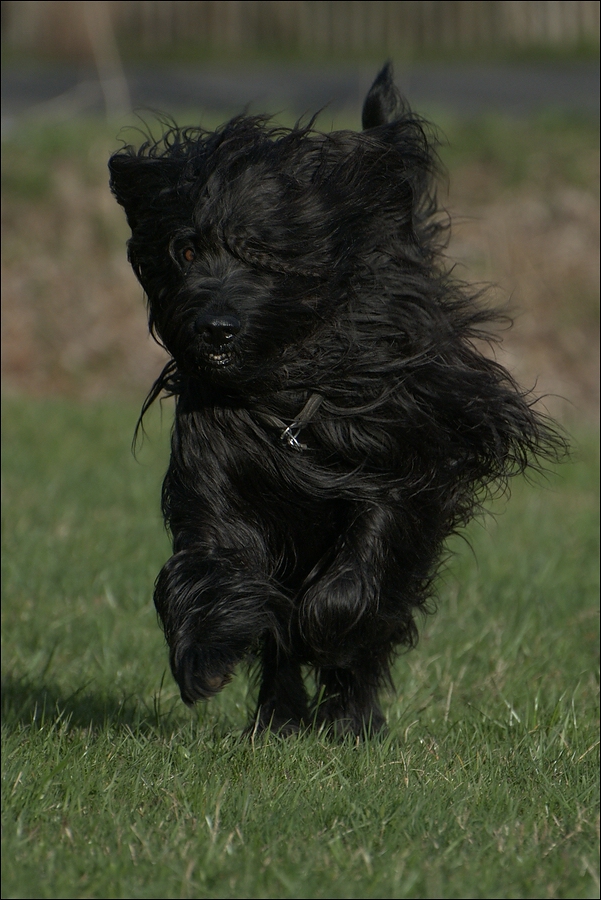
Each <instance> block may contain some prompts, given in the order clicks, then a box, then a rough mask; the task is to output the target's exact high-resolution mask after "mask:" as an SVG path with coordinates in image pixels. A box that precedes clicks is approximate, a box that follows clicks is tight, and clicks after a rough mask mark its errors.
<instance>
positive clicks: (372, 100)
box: [361, 61, 405, 131]
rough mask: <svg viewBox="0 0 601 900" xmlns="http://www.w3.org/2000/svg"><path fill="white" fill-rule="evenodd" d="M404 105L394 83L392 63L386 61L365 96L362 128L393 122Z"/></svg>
mask: <svg viewBox="0 0 601 900" xmlns="http://www.w3.org/2000/svg"><path fill="white" fill-rule="evenodd" d="M404 106H405V104H404V103H403V99H402V97H401V95H400V93H399V91H398V90H397V88H396V87H395V84H394V73H393V70H392V63H391V62H390V61H388V62H387V63H386V64H385V65H384V67H383V68H382V70H381V71H380V73H379V74H378V76H377V78H376V80H375V81H374V83H373V84H372V86H371V87H370V89H369V91H368V94H367V97H366V98H365V103H364V104H363V113H362V116H361V124H362V125H363V130H364V131H366V130H367V129H368V128H377V127H378V126H379V125H386V124H387V123H388V122H393V121H394V120H395V119H397V118H399V117H400V116H401V115H402V113H403V110H404Z"/></svg>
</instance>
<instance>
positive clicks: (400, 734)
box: [2, 399, 599, 898]
mask: <svg viewBox="0 0 601 900" xmlns="http://www.w3.org/2000/svg"><path fill="white" fill-rule="evenodd" d="M135 414H136V413H135V410H134V409H130V408H123V407H121V406H118V405H115V404H111V403H105V404H98V405H88V406H83V405H81V406H78V405H76V404H73V403H68V402H67V401H58V400H57V401H45V402H35V401H31V400H28V401H26V400H14V399H13V400H8V401H6V402H5V404H4V414H3V415H4V436H5V441H4V443H5V446H4V454H3V459H4V520H3V531H4V548H3V555H2V561H3V568H4V572H3V583H4V598H3V608H2V610H3V619H4V627H3V682H4V690H3V705H4V716H3V732H2V733H3V760H4V769H3V795H4V803H3V835H4V850H3V860H4V863H3V891H2V896H3V897H4V898H21V897H22V898H25V897H44V898H45V897H48V898H57V897H72V898H87V897H94V898H112V897H121V898H138V897H140V898H142V897H153V898H154V897H157V898H163V897H164V898H181V897H230V898H231V897H241V898H244V897H316V898H317V897H324V898H326V897H333V898H336V897H349V898H350V897H374V898H385V897H404V898H405V897H406V898H414V897H415V898H430V897H432V898H434V897H441V898H453V897H457V898H471V897H478V898H482V897H487V898H488V897H490V898H496V897H499V898H530V897H532V898H539V897H551V898H555V897H557V898H580V897H582V898H592V897H596V896H598V895H599V880H598V869H597V859H598V856H597V853H598V850H597V834H598V812H597V806H596V803H597V796H598V794H597V790H598V711H597V710H598V707H597V692H598V681H597V674H598V670H597V665H598V663H597V647H598V629H597V619H596V609H597V602H598V577H597V535H598V528H597V512H598V500H597V498H598V475H597V455H598V439H597V436H596V435H591V434H585V435H584V436H583V437H582V440H581V443H580V445H579V446H577V447H576V450H575V456H574V461H573V462H571V463H569V464H567V465H564V466H563V467H562V468H561V470H560V472H559V474H558V475H553V476H551V477H550V479H549V481H548V483H547V484H546V485H545V486H542V487H541V486H528V485H527V484H525V483H520V484H516V485H515V489H514V492H513V497H512V499H511V501H510V502H509V503H508V504H500V505H498V506H497V512H499V515H498V516H497V518H495V519H487V520H486V522H485V527H482V525H481V524H477V523H476V524H475V525H474V526H473V527H472V528H471V529H470V540H471V543H472V546H473V552H472V551H471V550H470V549H469V548H468V547H467V546H466V545H465V544H464V542H462V541H456V542H455V543H454V545H453V549H455V550H456V555H455V557H454V559H453V560H452V562H451V563H450V565H449V567H448V569H447V570H446V572H445V573H444V576H443V578H442V580H441V583H440V590H439V610H438V612H437V614H436V616H434V617H431V618H429V619H428V620H427V621H426V622H425V623H424V625H423V628H422V639H421V642H420V644H419V646H418V648H417V649H416V650H415V651H413V652H412V653H410V654H408V655H406V656H404V657H402V658H401V659H400V660H399V662H398V664H397V667H396V684H397V692H396V693H394V694H392V693H391V694H390V695H389V696H388V697H387V698H386V702H385V706H386V711H387V715H388V719H389V725H390V731H389V734H388V736H387V737H386V738H385V739H384V740H381V741H375V742H372V743H366V744H361V745H359V746H355V745H353V744H352V743H348V744H343V745H336V744H332V743H330V742H328V741H327V740H326V739H324V738H323V737H322V736H320V735H315V734H312V735H308V736H302V737H299V738H294V739H289V740H280V739H278V738H277V737H270V738H269V739H267V740H265V741H261V742H258V743H255V744H253V743H251V742H248V741H244V740H241V739H240V732H241V729H242V728H243V727H244V725H245V722H246V715H247V710H248V707H249V705H250V702H251V700H250V698H249V697H248V681H247V678H246V676H245V674H244V673H243V672H241V673H240V674H239V676H238V677H237V678H236V679H235V681H234V683H233V684H232V685H230V686H229V687H228V688H227V689H226V690H225V691H224V692H223V694H221V695H220V696H219V697H218V698H216V699H215V700H214V701H212V702H211V703H210V704H208V705H205V706H202V707H201V708H199V709H198V710H196V711H194V712H192V713H190V712H189V711H188V710H186V709H185V708H184V707H183V705H182V704H181V702H180V701H179V700H178V697H177V691H176V689H175V687H174V685H173V683H172V680H171V677H170V675H169V674H168V673H166V671H165V669H166V652H165V648H164V646H163V638H162V635H161V633H160V630H159V628H158V626H157V623H156V618H155V615H154V611H153V609H152V601H151V592H152V582H153V579H154V577H155V575H156V573H157V571H158V569H159V568H160V566H161V564H162V562H163V561H164V559H165V558H166V557H167V556H168V553H169V547H168V541H167V538H166V536H165V534H164V532H163V529H162V525H161V522H160V518H159V514H158V505H159V485H160V479H161V475H162V471H163V469H164V466H165V464H166V452H167V447H166V442H167V438H168V431H169V418H170V411H169V409H168V408H167V409H166V410H165V415H164V422H163V426H162V429H161V427H160V423H159V418H158V414H153V417H152V418H151V421H150V426H149V432H150V435H149V439H148V440H147V442H146V443H145V445H144V447H143V448H142V450H141V452H140V455H139V461H138V462H136V461H135V460H134V459H133V458H132V457H131V455H130V453H129V441H130V437H131V431H132V426H133V422H134V421H135Z"/></svg>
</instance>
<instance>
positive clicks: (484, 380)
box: [110, 65, 563, 735]
mask: <svg viewBox="0 0 601 900" xmlns="http://www.w3.org/2000/svg"><path fill="white" fill-rule="evenodd" d="M363 129H364V130H363V132H362V133H354V132H348V131H340V132H334V133H332V134H328V135H325V134H320V133H318V132H316V131H314V130H313V128H312V123H311V124H310V125H309V126H307V127H301V126H297V127H296V128H293V129H291V130H288V129H283V128H276V127H272V126H271V125H270V124H269V122H268V120H267V119H266V118H265V117H248V116H240V117H237V118H235V119H233V120H232V121H230V122H228V123H227V124H226V125H224V126H223V127H222V128H220V129H219V130H217V131H216V132H213V133H211V132H207V131H204V130H202V129H201V128H184V129H179V128H177V127H172V128H170V129H169V130H168V131H167V132H166V133H165V134H164V135H163V137H162V138H161V140H160V141H158V142H157V143H153V142H152V141H151V140H149V141H147V142H146V143H145V144H144V145H143V146H142V147H141V148H140V149H139V150H135V149H134V148H132V147H125V148H124V149H122V150H121V151H119V152H118V153H116V154H115V155H114V156H113V157H112V158H111V161H110V171H111V187H112V190H113V192H114V194H115V196H116V198H117V200H118V202H119V203H120V204H121V205H122V206H123V207H124V209H125V212H126V214H127V220H128V223H129V225H130V227H131V231H132V237H131V239H130V241H129V245H128V246H129V259H130V261H131V264H132V266H133V269H134V271H135V273H136V275H137V277H138V279H139V281H140V283H141V284H142V286H143V288H144V290H145V292H146V294H147V295H148V300H149V318H150V329H151V331H152V333H153V335H154V336H155V337H156V338H157V339H158V340H159V341H160V343H162V344H163V345H164V346H165V347H166V349H167V350H168V352H169V354H170V355H171V361H170V362H169V363H168V365H167V366H166V367H165V369H164V370H163V372H162V374H161V375H160V376H159V378H158V379H157V381H156V382H155V384H154V386H153V388H152V390H151V392H150V394H149V395H148V398H147V400H146V403H145V405H144V408H143V412H142V415H143V414H144V411H145V410H146V409H147V408H148V406H149V405H150V404H151V403H152V402H153V400H155V399H156V398H157V397H158V396H159V395H161V394H162V393H166V394H171V395H175V397H176V417H175V425H174V429H173V438H172V455H171V462H170V465H169V470H168V472H167V475H166V478H165V482H164V487H163V512H164V516H165V520H166V523H167V524H168V526H169V528H170V530H171V533H172V535H173V550H174V555H173V556H172V557H171V559H170V560H169V561H168V562H167V563H166V565H165V566H164V568H163V570H162V571H161V573H160V574H159V576H158V579H157V582H156V590H155V603H156V607H157V610H158V612H159V615H160V617H161V620H162V623H163V627H164V630H165V635H166V638H167V642H168V644H169V648H170V661H171V668H172V671H173V674H174V676H175V679H176V681H177V683H178V685H179V687H180V689H181V695H182V698H183V700H184V701H185V702H186V703H188V704H192V703H194V702H195V701H196V700H199V699H206V698H209V697H211V696H212V695H213V694H215V693H216V692H217V691H220V690H221V688H223V686H224V685H225V684H227V682H228V681H229V680H230V678H231V676H232V672H233V670H234V667H235V666H236V664H237V663H239V662H240V661H241V660H242V659H243V658H245V657H246V658H248V657H249V655H251V654H257V653H258V654H259V655H260V664H261V684H260V690H259V696H258V707H257V712H256V715H255V718H254V726H251V727H254V728H256V729H258V730H263V729H266V728H274V729H277V730H279V731H281V732H283V733H290V732H294V731H297V730H298V729H299V727H300V726H301V725H302V724H303V723H311V722H313V723H315V724H317V725H318V726H324V727H326V728H327V729H329V730H331V731H333V732H334V733H336V734H347V733H350V734H353V735H360V734H365V733H368V732H376V731H377V730H378V729H379V728H380V727H381V726H382V724H383V722H384V719H383V716H382V713H381V711H380V707H379V705H378V697H377V695H378V691H379V689H380V688H381V687H382V685H383V684H384V683H386V682H388V681H389V678H390V674H389V673H390V666H391V663H392V661H393V659H394V656H395V652H396V651H397V649H398V648H399V647H402V646H403V645H405V646H408V645H412V644H413V643H414V642H415V640H416V625H415V617H416V613H417V612H418V611H420V610H422V611H423V610H425V609H426V608H427V601H428V598H429V597H430V596H431V588H432V581H433V577H434V575H435V573H436V570H437V567H438V565H439V563H440V560H441V556H442V552H443V547H444V542H445V539H446V538H448V536H449V535H450V534H452V533H453V532H454V531H455V530H456V529H457V528H459V527H460V526H463V525H465V524H466V522H468V520H469V519H470V518H471V517H472V516H473V515H474V514H475V512H477V511H478V510H479V509H480V507H481V503H482V500H483V499H484V498H485V497H487V496H489V495H490V492H491V490H494V489H496V488H499V487H503V486H504V485H505V484H506V481H507V478H508V477H509V476H513V475H516V474H518V473H520V472H523V471H524V469H525V468H526V467H528V466H532V465H534V466H540V464H541V460H545V459H551V458H556V457H557V456H559V455H561V453H562V451H563V440H562V438H561V437H560V436H559V435H558V433H557V432H556V430H555V429H554V428H553V426H552V425H550V424H549V423H547V422H546V420H545V419H544V417H542V416H540V415H539V414H537V413H536V412H535V411H534V410H533V409H532V402H531V400H530V399H529V398H528V396H527V395H526V394H525V393H524V392H521V391H520V390H519V388H518V387H517V386H516V384H515V382H514V381H513V380H512V378H511V376H510V375H509V374H508V373H507V371H506V370H505V369H504V368H503V367H502V366H500V365H499V364H498V363H497V362H495V361H493V360H492V359H490V358H488V357H487V356H485V355H483V353H481V352H480V351H479V349H477V346H476V345H477V343H478V341H479V339H480V338H482V337H483V336H486V335H485V329H486V325H487V324H488V323H490V322H491V321H492V319H494V318H495V316H494V314H493V313H491V312H490V311H487V310H485V309H483V308H482V307H481V306H480V305H479V303H478V298H477V296H476V294H475V292H474V291H473V290H470V289H469V288H468V287H466V286H465V285H464V284H462V283H460V282H459V281H457V280H456V278H455V277H454V276H453V275H452V274H450V272H449V270H448V268H446V267H445V265H444V261H443V258H442V248H443V246H444V238H445V229H446V223H445V220H444V219H443V218H441V216H440V215H439V214H438V212H437V206H436V199H435V195H434V189H433V180H434V175H435V173H436V154H435V152H434V150H433V149H432V146H431V143H430V140H429V138H428V136H427V131H426V130H425V129H426V126H425V123H424V122H423V121H422V120H420V119H419V118H418V117H417V116H415V115H414V114H413V113H412V112H411V111H410V110H409V109H408V107H407V106H406V104H405V103H404V101H403V100H402V99H401V97H400V96H399V94H398V92H397V90H396V88H395V87H394V84H393V81H392V72H391V68H390V66H389V65H387V66H385V67H384V69H383V70H382V71H381V73H380V74H379V75H378V77H377V79H376V81H375V83H374V85H373V87H372V88H371V90H370V91H369V94H368V95H367V99H366V101H365V105H364V108H363ZM305 665H308V666H310V667H312V668H313V669H314V671H315V678H316V683H317V695H316V697H315V699H314V700H313V701H312V702H310V701H309V700H308V698H307V693H306V688H305V682H304V679H303V674H302V667H303V666H305Z"/></svg>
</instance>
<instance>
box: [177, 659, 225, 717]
mask: <svg viewBox="0 0 601 900" xmlns="http://www.w3.org/2000/svg"><path fill="white" fill-rule="evenodd" d="M234 665H235V663H234V662H231V663H229V664H226V663H224V662H223V661H220V662H219V663H218V662H217V661H216V660H214V659H211V657H210V654H207V653H206V651H203V650H202V649H200V648H198V647H188V648H187V649H185V650H183V651H181V652H179V653H174V654H172V658H171V668H172V671H173V676H174V678H175V680H176V681H177V683H178V685H179V689H180V693H181V697H182V700H183V701H184V703H185V704H186V705H187V706H193V705H194V704H195V703H196V702H197V701H198V700H210V699H211V697H214V696H215V694H218V693H219V691H221V690H223V688H224V687H225V686H226V684H228V683H229V682H230V681H231V680H232V676H233V669H234Z"/></svg>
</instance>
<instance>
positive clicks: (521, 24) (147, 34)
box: [2, 0, 600, 59]
mask: <svg viewBox="0 0 601 900" xmlns="http://www.w3.org/2000/svg"><path fill="white" fill-rule="evenodd" d="M599 7H600V4H599V2H598V0H592V2H589V0H566V2H563V0H555V2H551V0H525V2H519V0H517V2H512V0H498V2H495V0H491V2H470V0H459V2H450V0H420V2H410V0H409V2H408V0H405V2H391V0H389V2H379V0H366V2H362V0H351V2H346V0H335V2H325V0H307V2H304V0H292V2H286V0H273V2H270V0H198V2H196V0H174V2H162V0H153V2H145V0H115V2H111V0H107V2H101V0H84V2H81V3H80V2H59V0H56V2H55V0H14V2H13V0H3V2H2V35H3V44H4V46H5V47H8V48H10V49H12V50H16V51H19V50H21V51H25V52H27V53H33V54H36V53H38V54H42V55H49V56H54V57H67V58H80V59H81V58H86V57H89V56H90V55H92V53H93V46H92V45H93V42H94V38H93V36H92V39H91V38H90V21H91V20H94V21H96V22H100V21H103V22H104V23H105V24H104V29H105V31H106V29H107V28H108V29H110V31H111V32H112V34H113V35H114V36H115V37H116V39H117V44H118V45H119V47H120V48H121V51H122V53H124V52H125V53H127V50H128V48H131V49H135V50H137V51H139V50H142V51H144V50H146V51H153V50H156V49H158V48H160V49H165V48H176V49H177V47H178V46H181V45H187V46H188V47H190V46H191V45H192V46H194V45H197V46H198V47H199V48H201V49H213V50H217V51H219V50H228V51H231V52H234V53H235V52H236V51H245V52H246V51H250V52H253V51H258V52H260V51H269V50H272V51H273V50H277V51H280V52H281V51H284V52H286V51H288V52H290V53H294V54H314V53H319V54H323V53H326V54H327V53H328V52H330V53H333V54H336V55H338V56H340V55H344V54H345V53H348V54H360V53H370V52H376V51H377V52H401V51H402V52H404V53H405V54H407V53H421V52H424V51H425V52H429V51H434V52H435V51H436V50H445V51H448V50H451V51H452V50H459V51H460V50H470V49H472V50H473V49H478V48H487V47H490V48H493V47H500V48H525V47H557V48H570V47H575V46H578V45H585V44H588V45H598V42H599Z"/></svg>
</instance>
